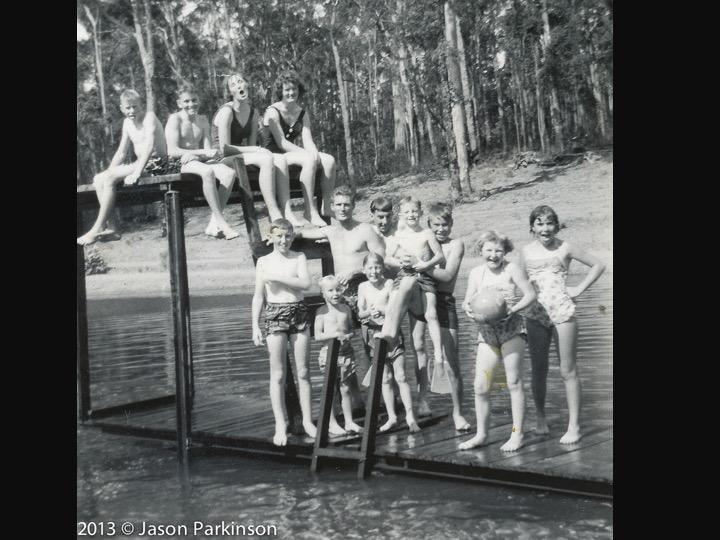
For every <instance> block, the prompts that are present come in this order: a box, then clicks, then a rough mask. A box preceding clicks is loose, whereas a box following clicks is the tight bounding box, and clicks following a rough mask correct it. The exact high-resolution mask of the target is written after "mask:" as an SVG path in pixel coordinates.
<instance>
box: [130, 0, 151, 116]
mask: <svg viewBox="0 0 720 540" xmlns="http://www.w3.org/2000/svg"><path fill="white" fill-rule="evenodd" d="M130 4H131V6H132V13H133V23H134V25H135V40H136V41H137V44H138V50H139V51H140V59H141V60H142V65H143V72H144V74H145V101H146V103H145V108H146V109H147V110H148V111H155V92H154V91H153V77H154V76H155V50H154V47H153V40H152V16H151V15H150V0H143V7H144V8H145V9H144V10H145V36H143V28H142V25H141V23H140V6H139V5H138V0H130Z"/></svg>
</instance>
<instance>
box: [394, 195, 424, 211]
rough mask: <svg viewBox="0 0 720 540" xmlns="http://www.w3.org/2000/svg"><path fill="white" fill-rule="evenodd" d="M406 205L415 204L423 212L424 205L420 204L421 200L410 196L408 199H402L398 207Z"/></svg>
mask: <svg viewBox="0 0 720 540" xmlns="http://www.w3.org/2000/svg"><path fill="white" fill-rule="evenodd" d="M404 204H414V205H415V206H417V207H418V209H419V210H422V203H421V202H420V199H416V198H415V197H413V196H412V195H408V196H407V197H403V198H402V199H400V202H399V203H398V207H402V206H403V205H404Z"/></svg>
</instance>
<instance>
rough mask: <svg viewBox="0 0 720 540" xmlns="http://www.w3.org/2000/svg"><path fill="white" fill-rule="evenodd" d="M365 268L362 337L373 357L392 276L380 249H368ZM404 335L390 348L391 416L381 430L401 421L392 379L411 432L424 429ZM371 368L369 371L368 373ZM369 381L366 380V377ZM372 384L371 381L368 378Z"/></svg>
mask: <svg viewBox="0 0 720 540" xmlns="http://www.w3.org/2000/svg"><path fill="white" fill-rule="evenodd" d="M363 270H364V271H365V275H366V276H367V278H368V280H367V281H365V282H363V283H361V284H360V286H359V287H358V317H359V318H360V321H361V322H362V338H363V343H364V344H365V347H366V350H367V351H368V353H369V355H370V358H374V352H375V351H374V349H375V333H376V332H379V331H380V330H381V328H382V324H383V322H384V319H385V310H386V309H387V303H388V299H389V298H390V293H391V291H392V287H393V282H392V280H389V279H386V278H385V276H384V272H385V265H384V263H383V258H382V257H381V256H380V255H378V254H377V253H368V254H367V256H366V257H365V261H364V263H363ZM399 337H400V339H399V341H398V343H397V344H396V345H395V347H394V349H392V350H390V351H388V353H387V362H386V364H385V369H384V370H383V373H382V394H383V400H384V401H385V409H386V410H387V413H388V420H387V422H385V424H383V425H382V426H380V431H387V430H389V429H391V428H392V427H394V426H395V425H396V424H397V421H398V419H397V415H396V414H395V393H394V392H393V387H392V380H393V375H394V379H395V381H396V382H397V385H398V389H399V392H400V398H401V399H402V402H403V406H404V407H405V421H406V422H407V425H408V428H409V429H410V432H411V433H415V432H418V431H420V427H419V426H418V425H417V422H416V421H415V415H414V414H413V404H412V392H411V391H410V385H409V384H408V383H407V380H406V379H405V343H404V341H403V337H402V332H400V336H399ZM369 373H370V372H369V371H368V374H369ZM363 384H365V381H363ZM368 384H369V381H368Z"/></svg>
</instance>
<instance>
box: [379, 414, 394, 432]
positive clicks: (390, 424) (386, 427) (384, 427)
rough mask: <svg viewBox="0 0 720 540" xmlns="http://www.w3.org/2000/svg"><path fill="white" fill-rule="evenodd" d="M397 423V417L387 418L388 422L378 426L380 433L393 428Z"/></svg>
mask: <svg viewBox="0 0 720 540" xmlns="http://www.w3.org/2000/svg"><path fill="white" fill-rule="evenodd" d="M397 421H398V419H397V416H391V417H389V418H388V421H387V422H385V423H384V424H383V425H382V426H380V431H381V432H384V431H387V430H389V429H392V428H394V427H395V426H396V425H397Z"/></svg>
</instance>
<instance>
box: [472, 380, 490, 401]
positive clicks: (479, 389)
mask: <svg viewBox="0 0 720 540" xmlns="http://www.w3.org/2000/svg"><path fill="white" fill-rule="evenodd" d="M473 390H474V391H475V395H476V396H478V397H483V396H486V395H487V394H488V392H489V391H490V388H489V384H488V381H487V379H486V378H485V377H475V382H474V384H473Z"/></svg>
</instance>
